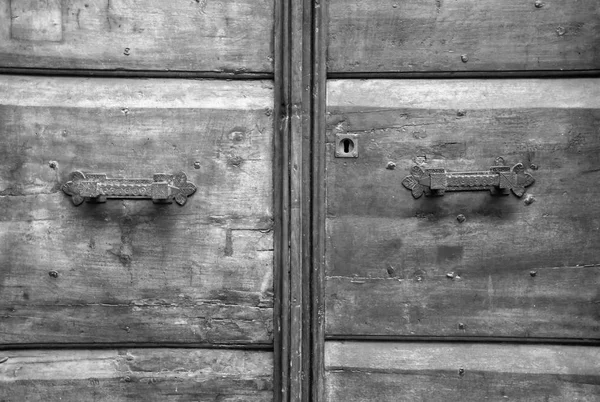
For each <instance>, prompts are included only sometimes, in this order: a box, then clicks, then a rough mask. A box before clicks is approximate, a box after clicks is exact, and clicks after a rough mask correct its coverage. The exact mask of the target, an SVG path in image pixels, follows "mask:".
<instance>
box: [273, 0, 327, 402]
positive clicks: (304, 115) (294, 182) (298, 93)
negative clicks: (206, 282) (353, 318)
mask: <svg viewBox="0 0 600 402" xmlns="http://www.w3.org/2000/svg"><path fill="white" fill-rule="evenodd" d="M322 6H323V5H322V0H302V1H294V0H279V1H278V0H275V30H274V31H275V35H274V47H273V48H274V60H275V133H276V138H275V140H274V144H275V145H274V152H275V156H274V169H273V170H274V172H273V179H274V191H275V197H274V200H275V206H274V215H275V229H274V230H275V233H274V235H275V245H274V248H275V272H274V287H275V306H274V314H275V317H274V322H275V339H274V348H275V364H274V367H275V373H274V376H275V379H274V391H275V400H276V401H281V402H300V401H319V400H321V399H322V398H321V394H322V392H323V386H322V383H323V379H322V378H323V342H324V336H323V317H324V314H323V307H322V298H321V294H322V286H323V281H322V276H323V269H322V265H323V259H324V221H323V217H324V213H323V211H324V200H325V198H324V186H323V181H324V156H325V153H324V152H325V150H324V138H323V137H324V130H323V127H324V118H325V110H324V108H325V78H326V77H325V46H326V43H325V30H324V29H323V28H324V25H325V24H324V21H325V18H324V12H323V9H324V7H322Z"/></svg>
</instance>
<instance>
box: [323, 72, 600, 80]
mask: <svg viewBox="0 0 600 402" xmlns="http://www.w3.org/2000/svg"><path fill="white" fill-rule="evenodd" d="M327 78H328V79H435V78H444V79H447V78H461V79H470V78H489V79H494V78H498V79H501V78H600V70H569V71H562V70H535V71H510V70H506V71H431V72H429V71H422V72H421V71H409V72H401V71H384V72H368V73H367V72H335V71H331V72H328V73H327Z"/></svg>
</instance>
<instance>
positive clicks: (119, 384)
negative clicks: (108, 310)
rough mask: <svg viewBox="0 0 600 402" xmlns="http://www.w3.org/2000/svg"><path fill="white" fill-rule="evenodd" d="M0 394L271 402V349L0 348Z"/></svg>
mask: <svg viewBox="0 0 600 402" xmlns="http://www.w3.org/2000/svg"><path fill="white" fill-rule="evenodd" d="M4 358H8V359H7V360H6V361H4V362H3V363H2V364H0V400H2V401H6V402H17V401H32V402H33V401H73V402H80V401H107V402H108V401H111V402H112V401H114V402H116V401H144V402H145V401H157V402H158V401H160V402H162V401H227V402H234V401H235V402H238V401H239V402H242V401H252V402H259V401H271V400H273V354H272V353H271V352H260V351H241V350H210V349H119V350H110V349H109V350H53V351H51V350H30V351H0V361H2V360H4Z"/></svg>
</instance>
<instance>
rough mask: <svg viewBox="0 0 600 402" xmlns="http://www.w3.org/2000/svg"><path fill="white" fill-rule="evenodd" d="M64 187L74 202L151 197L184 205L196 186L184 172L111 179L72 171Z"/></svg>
mask: <svg viewBox="0 0 600 402" xmlns="http://www.w3.org/2000/svg"><path fill="white" fill-rule="evenodd" d="M62 190H63V191H64V192H65V193H66V194H68V195H70V196H71V197H72V198H71V200H72V201H73V204H75V205H79V204H81V203H82V202H83V201H85V200H88V201H93V202H105V201H106V199H107V198H127V199H151V200H152V201H154V202H157V203H160V202H164V203H170V202H172V201H173V200H175V202H176V203H177V204H179V205H184V204H185V203H186V201H187V197H189V196H190V195H192V194H194V192H195V191H196V186H195V185H194V183H190V182H189V181H187V176H186V174H185V173H183V172H179V173H176V174H165V173H157V174H154V175H153V177H152V179H124V178H108V177H107V176H106V174H104V173H83V172H80V171H75V172H72V173H71V174H70V175H69V180H68V181H67V182H66V183H65V184H63V185H62Z"/></svg>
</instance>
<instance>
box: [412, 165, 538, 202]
mask: <svg viewBox="0 0 600 402" xmlns="http://www.w3.org/2000/svg"><path fill="white" fill-rule="evenodd" d="M500 161H501V160H500ZM500 161H499V162H500ZM534 181H535V179H534V178H533V176H531V175H530V174H529V173H527V172H525V168H524V167H523V164H522V163H517V164H516V165H514V166H513V167H509V166H492V167H491V168H490V169H489V170H487V171H476V172H447V171H446V170H445V169H422V168H421V167H419V166H414V167H413V168H412V169H411V170H410V175H409V176H406V177H405V178H404V180H402V185H403V186H404V187H406V188H407V189H409V190H411V191H412V195H413V197H414V198H419V197H421V195H423V194H425V195H426V196H429V195H444V193H445V192H446V191H474V190H489V191H490V192H491V193H492V194H508V193H509V191H512V193H513V194H514V195H516V196H517V197H522V196H523V194H525V187H528V186H530V185H532V184H533V182H534Z"/></svg>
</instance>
